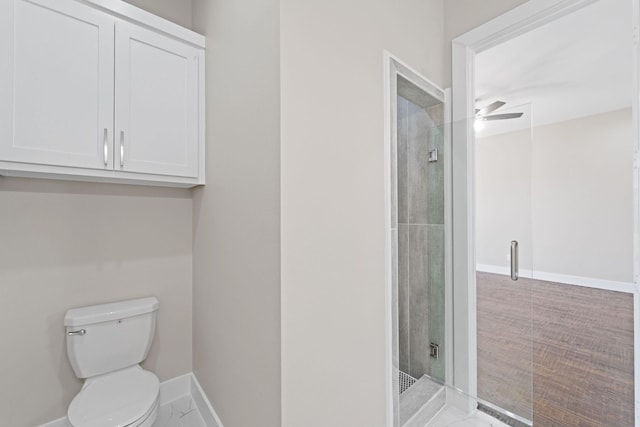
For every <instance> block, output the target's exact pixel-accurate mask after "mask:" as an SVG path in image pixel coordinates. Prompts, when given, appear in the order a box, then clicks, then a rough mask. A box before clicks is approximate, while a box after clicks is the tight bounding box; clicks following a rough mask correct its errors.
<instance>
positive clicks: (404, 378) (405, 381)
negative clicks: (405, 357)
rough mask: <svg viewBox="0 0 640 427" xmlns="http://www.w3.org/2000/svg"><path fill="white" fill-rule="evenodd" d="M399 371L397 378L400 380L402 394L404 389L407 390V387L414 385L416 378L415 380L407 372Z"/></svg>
mask: <svg viewBox="0 0 640 427" xmlns="http://www.w3.org/2000/svg"><path fill="white" fill-rule="evenodd" d="M399 372H400V377H399V378H398V380H399V381H400V394H402V393H404V392H405V391H407V389H408V388H409V387H411V386H412V385H414V384H415V383H416V381H418V380H416V379H415V378H413V377H412V376H411V375H409V374H405V373H404V372H402V371H399Z"/></svg>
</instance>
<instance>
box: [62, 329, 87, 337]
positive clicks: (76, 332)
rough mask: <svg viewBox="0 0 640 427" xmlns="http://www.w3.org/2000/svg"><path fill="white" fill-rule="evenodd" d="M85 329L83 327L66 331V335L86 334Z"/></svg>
mask: <svg viewBox="0 0 640 427" xmlns="http://www.w3.org/2000/svg"><path fill="white" fill-rule="evenodd" d="M86 333H87V331H86V330H84V329H80V330H79V331H69V332H67V335H69V336H70V337H72V336H74V335H84V334H86Z"/></svg>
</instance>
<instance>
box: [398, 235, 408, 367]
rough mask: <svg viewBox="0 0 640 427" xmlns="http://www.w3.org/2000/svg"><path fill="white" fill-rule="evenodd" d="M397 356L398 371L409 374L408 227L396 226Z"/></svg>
mask: <svg viewBox="0 0 640 427" xmlns="http://www.w3.org/2000/svg"><path fill="white" fill-rule="evenodd" d="M398 354H399V363H400V370H401V371H404V372H409V226H408V225H406V224H399V225H398Z"/></svg>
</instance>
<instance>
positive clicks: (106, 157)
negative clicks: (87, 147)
mask: <svg viewBox="0 0 640 427" xmlns="http://www.w3.org/2000/svg"><path fill="white" fill-rule="evenodd" d="M102 141H103V142H102V151H103V153H104V165H105V166H107V165H108V164H109V144H108V143H107V128H104V136H103V137H102Z"/></svg>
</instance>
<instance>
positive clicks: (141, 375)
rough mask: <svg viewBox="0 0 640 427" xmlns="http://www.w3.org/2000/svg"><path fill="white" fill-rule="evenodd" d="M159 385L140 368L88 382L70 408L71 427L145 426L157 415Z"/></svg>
mask: <svg viewBox="0 0 640 427" xmlns="http://www.w3.org/2000/svg"><path fill="white" fill-rule="evenodd" d="M159 401H160V382H159V381H158V377H156V376H155V375H154V374H153V373H152V372H149V371H145V370H144V369H142V368H141V367H140V366H134V367H131V368H126V369H122V370H120V371H116V372H112V373H109V374H105V375H100V376H98V377H94V378H90V379H88V380H87V381H86V382H85V384H84V386H83V387H82V390H81V391H80V393H78V394H77V395H76V397H75V398H74V399H73V401H72V402H71V405H69V410H68V412H67V419H68V421H69V425H70V427H125V426H127V427H129V426H130V427H148V426H151V425H152V424H153V422H154V421H155V419H156V416H157V415H158V406H159Z"/></svg>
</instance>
